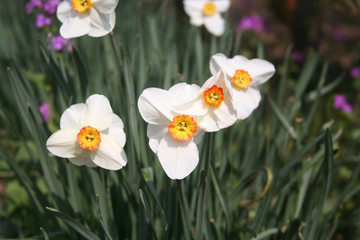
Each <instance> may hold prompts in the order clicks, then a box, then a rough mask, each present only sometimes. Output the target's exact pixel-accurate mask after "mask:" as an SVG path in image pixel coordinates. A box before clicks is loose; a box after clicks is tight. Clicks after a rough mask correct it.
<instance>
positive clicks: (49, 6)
mask: <svg viewBox="0 0 360 240" xmlns="http://www.w3.org/2000/svg"><path fill="white" fill-rule="evenodd" d="M59 4H60V0H48V1H47V2H45V3H44V5H43V9H44V11H45V12H47V13H49V14H54V13H56V8H57V6H58V5H59Z"/></svg>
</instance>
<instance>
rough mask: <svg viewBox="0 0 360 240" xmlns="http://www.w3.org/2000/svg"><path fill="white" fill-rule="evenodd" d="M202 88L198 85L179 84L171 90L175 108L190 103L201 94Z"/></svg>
mask: <svg viewBox="0 0 360 240" xmlns="http://www.w3.org/2000/svg"><path fill="white" fill-rule="evenodd" d="M199 90H200V87H199V86H198V85H196V84H187V83H184V82H183V83H178V84H175V85H174V86H172V87H171V88H170V89H169V93H170V95H171V97H172V101H171V104H172V105H173V106H175V105H178V104H182V103H185V102H188V101H189V100H190V99H193V98H194V96H196V95H197V94H198V93H199Z"/></svg>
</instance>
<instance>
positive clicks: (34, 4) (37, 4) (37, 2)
mask: <svg viewBox="0 0 360 240" xmlns="http://www.w3.org/2000/svg"><path fill="white" fill-rule="evenodd" d="M34 8H39V9H40V8H41V0H31V1H30V2H28V3H27V4H26V5H25V9H26V13H27V14H30V13H31V12H32V10H33V9H34Z"/></svg>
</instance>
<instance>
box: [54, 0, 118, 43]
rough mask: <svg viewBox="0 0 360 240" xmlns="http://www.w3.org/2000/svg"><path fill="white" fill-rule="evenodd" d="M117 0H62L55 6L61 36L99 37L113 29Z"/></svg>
mask: <svg viewBox="0 0 360 240" xmlns="http://www.w3.org/2000/svg"><path fill="white" fill-rule="evenodd" d="M117 4H118V0H64V1H63V2H62V3H60V4H59V6H58V7H57V12H56V15H57V18H58V19H59V20H60V22H61V23H62V25H61V27H60V34H61V36H62V37H63V38H67V39H68V38H75V37H80V36H83V35H86V34H87V35H89V36H91V37H101V36H104V35H106V34H108V33H109V32H111V31H112V30H113V29H114V26H115V19H116V16H115V7H116V5H117Z"/></svg>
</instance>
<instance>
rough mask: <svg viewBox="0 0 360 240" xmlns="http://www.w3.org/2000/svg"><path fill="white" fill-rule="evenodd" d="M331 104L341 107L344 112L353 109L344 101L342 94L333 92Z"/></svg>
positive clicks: (337, 107) (336, 107)
mask: <svg viewBox="0 0 360 240" xmlns="http://www.w3.org/2000/svg"><path fill="white" fill-rule="evenodd" d="M333 106H334V108H335V109H342V110H343V111H344V112H346V113H350V112H352V110H353V107H352V106H351V105H350V104H349V103H348V102H347V101H346V98H345V95H343V94H335V96H334V105H333Z"/></svg>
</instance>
